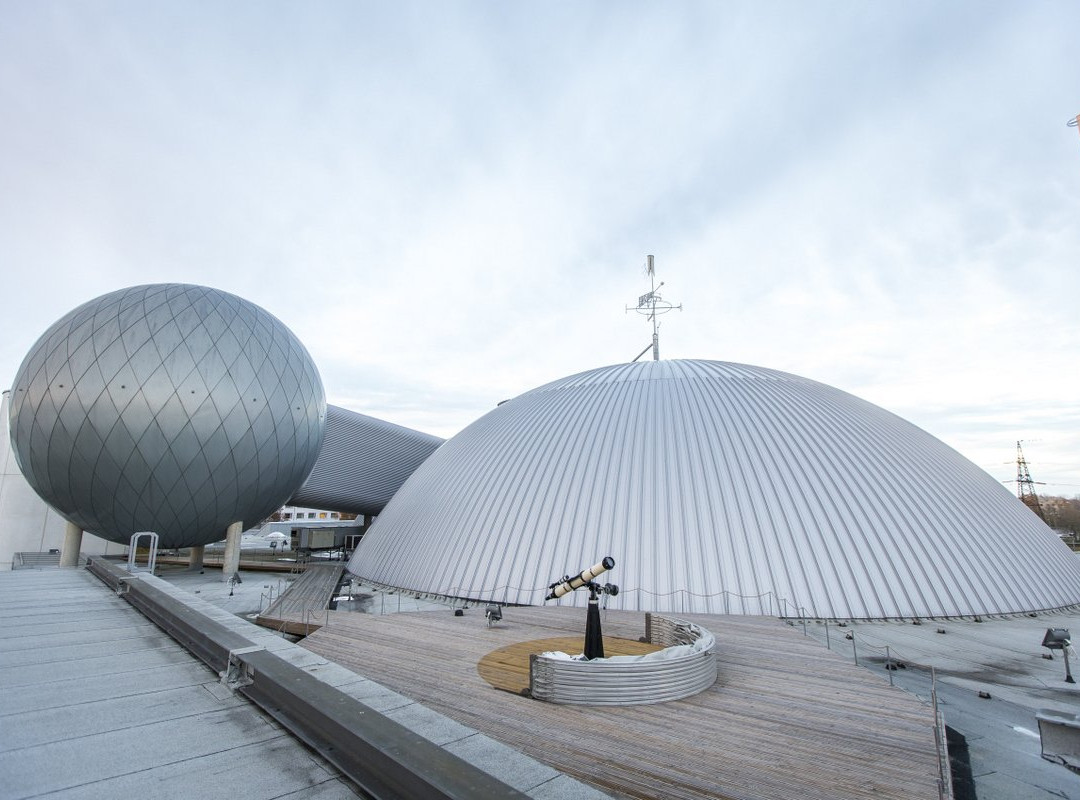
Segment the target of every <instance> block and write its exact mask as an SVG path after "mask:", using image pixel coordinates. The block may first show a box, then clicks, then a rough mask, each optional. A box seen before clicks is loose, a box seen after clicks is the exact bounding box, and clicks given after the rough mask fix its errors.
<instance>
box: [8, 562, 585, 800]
mask: <svg viewBox="0 0 1080 800" xmlns="http://www.w3.org/2000/svg"><path fill="white" fill-rule="evenodd" d="M161 572H162V573H163V576H164V577H165V578H167V579H168V580H161V579H159V578H154V577H152V576H149V575H146V573H142V576H145V579H147V580H150V581H153V582H155V585H156V586H158V587H159V588H161V589H162V590H163V591H166V592H167V593H168V594H169V595H170V596H171V597H173V598H176V599H178V600H180V601H182V602H184V603H185V604H186V605H188V607H189V608H190V609H191V610H192V611H193V612H196V613H197V614H200V615H204V616H205V617H206V618H207V619H212V620H213V621H214V622H217V623H219V624H221V625H225V626H226V627H228V628H229V629H230V630H233V631H235V632H237V633H240V634H242V635H243V636H244V637H246V638H248V639H250V640H251V641H252V642H253V643H254V644H257V645H258V646H261V647H263V648H264V649H265V650H267V651H269V652H272V653H273V654H274V655H276V656H277V657H279V658H282V659H283V660H285V661H287V662H289V663H291V664H292V665H293V666H296V667H298V668H301V669H303V670H305V671H306V672H308V673H309V674H310V675H312V676H314V677H316V678H318V679H319V680H321V681H323V682H324V683H326V684H328V685H330V686H333V687H335V688H336V689H337V690H339V691H341V692H342V693H343V694H344V695H348V696H349V697H353V698H355V699H357V700H359V701H360V702H362V703H364V704H365V705H367V706H369V707H371V708H373V709H375V710H376V711H378V712H380V713H382V714H383V715H384V716H386V717H387V718H389V719H393V720H395V721H396V722H398V723H400V724H402V725H404V726H405V727H407V728H409V729H410V730H412V731H413V732H415V733H417V734H419V735H421V736H424V737H425V738H427V739H429V740H430V741H432V742H434V743H435V744H437V745H439V746H442V747H444V748H445V749H446V750H447V751H449V752H451V753H453V754H454V755H457V756H458V757H460V758H463V759H464V760H466V761H468V762H470V763H472V764H474V765H475V766H477V767H479V768H480V769H483V770H485V771H487V772H490V773H492V774H494V775H495V776H496V777H498V778H500V779H501V780H503V781H505V782H507V783H509V784H511V785H513V786H514V788H517V789H519V790H520V791H523V792H525V793H526V794H528V795H530V796H531V797H533V798H534V800H555V798H559V800H601V798H604V797H606V795H604V794H603V793H601V792H598V791H596V790H595V789H593V788H591V787H589V786H586V785H584V784H581V783H579V782H578V781H575V780H573V779H571V778H569V777H568V776H566V775H563V774H561V773H559V772H558V771H556V770H553V769H551V768H550V767H547V766H545V765H543V764H540V763H539V762H536V761H534V760H533V759H531V758H529V757H527V756H525V755H523V754H521V753H519V752H517V751H515V750H513V749H511V748H509V747H506V746H505V745H503V744H501V743H499V742H496V741H494V740H492V739H490V738H489V737H487V736H484V735H482V734H480V733H478V732H477V731H476V730H474V729H471V728H468V727H467V726H464V725H461V724H459V723H457V722H454V721H453V720H450V719H448V718H446V717H444V716H442V715H441V714H438V713H436V712H434V711H431V710H430V709H428V708H426V707H424V706H422V705H420V704H419V703H416V702H415V701H413V700H411V699H409V698H407V697H404V696H402V695H400V694H397V693H395V692H393V691H391V690H389V689H387V688H385V687H384V686H382V685H380V684H377V683H375V682H374V681H371V680H368V679H366V678H364V677H362V676H360V675H357V674H356V673H353V672H351V671H349V670H347V669H345V668H343V667H341V666H339V665H337V664H334V663H332V662H330V661H328V660H326V659H325V658H322V657H320V656H318V655H315V654H314V653H311V652H310V651H307V650H305V649H303V648H301V647H299V646H297V645H295V644H293V643H292V642H291V641H288V640H287V639H285V638H283V637H281V636H279V635H277V634H275V633H272V632H271V631H268V630H267V629H265V628H261V627H258V626H256V625H254V624H252V623H250V622H248V621H247V620H246V619H245V617H246V618H250V617H253V616H254V615H255V614H256V613H257V612H258V609H259V607H260V604H263V605H265V604H266V603H267V595H268V593H269V592H268V590H269V588H270V587H271V586H274V587H275V589H276V587H277V581H278V576H274V577H269V578H268V577H266V576H265V575H259V574H258V573H251V574H241V578H242V580H243V582H242V583H241V584H237V585H233V586H230V585H229V584H228V583H225V582H223V581H222V580H221V577H222V576H221V572H220V570H212V569H207V570H204V571H203V572H202V573H200V572H199V571H195V572H190V571H187V570H186V569H184V568H174V569H172V570H170V569H164V570H161ZM0 619H3V620H4V624H3V626H2V627H0V686H3V687H4V691H3V693H2V694H0V798H5V800H6V798H9V797H12V798H14V797H38V796H42V795H46V794H49V793H51V792H53V793H56V794H55V795H51V796H59V797H64V798H68V797H80V798H82V797H89V798H99V797H100V798H110V800H112V799H113V798H126V797H150V796H152V797H156V798H171V797H175V798H192V797H198V798H218V797H220V798H229V799H230V800H235V798H237V797H243V798H245V800H246V799H247V798H289V799H290V800H292V799H293V798H295V799H296V800H307V798H313V799H317V800H337V798H346V797H348V798H352V797H356V796H357V790H356V789H355V787H354V786H353V785H352V784H351V783H349V782H348V781H347V779H345V778H344V777H342V776H341V775H340V774H339V773H338V772H337V771H336V770H335V769H334V767H333V766H331V765H330V764H328V763H326V762H325V761H323V760H322V759H321V758H319V757H318V756H316V755H314V754H313V753H311V752H310V751H309V750H307V749H306V748H305V747H303V746H302V745H301V744H300V743H299V742H298V741H297V740H295V739H294V738H293V737H292V736H291V735H290V734H289V733H288V732H287V731H285V730H284V729H283V728H281V727H280V726H278V725H277V724H276V723H275V722H273V721H272V720H271V719H270V718H269V717H267V716H266V715H264V714H263V713H262V712H261V711H260V710H259V709H258V708H257V707H256V706H254V705H252V704H250V703H248V702H247V701H246V700H244V699H243V698H240V697H237V696H234V695H233V694H232V693H231V692H229V690H228V689H227V688H226V687H224V686H223V685H222V684H221V683H220V681H219V680H218V676H217V675H215V674H214V673H213V672H212V671H210V670H209V669H207V668H206V667H205V666H203V664H202V662H200V661H197V660H196V659H195V658H194V657H193V656H191V655H189V654H188V653H187V652H186V651H185V650H183V649H182V648H181V647H179V645H177V644H176V643H175V642H173V640H172V639H171V638H169V637H168V636H167V635H166V634H165V633H164V632H162V631H161V630H159V629H158V628H157V627H156V626H154V625H153V624H151V623H149V622H148V621H147V620H146V619H145V618H144V617H143V616H142V615H141V614H139V612H138V611H136V610H135V609H133V608H132V607H131V606H129V605H128V604H127V603H126V602H124V601H123V600H121V599H120V598H118V597H116V596H115V595H114V594H113V593H112V592H110V591H109V590H108V588H107V587H106V586H105V585H104V584H103V583H101V582H100V581H98V580H97V579H96V578H94V577H93V576H92V575H90V574H89V573H88V572H86V571H85V570H83V569H44V570H25V571H19V572H3V573H0Z"/></svg>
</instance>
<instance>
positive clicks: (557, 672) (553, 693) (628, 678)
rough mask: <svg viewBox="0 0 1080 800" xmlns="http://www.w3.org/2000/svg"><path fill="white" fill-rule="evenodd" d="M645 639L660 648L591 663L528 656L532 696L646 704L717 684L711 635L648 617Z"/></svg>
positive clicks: (567, 701)
mask: <svg viewBox="0 0 1080 800" xmlns="http://www.w3.org/2000/svg"><path fill="white" fill-rule="evenodd" d="M645 635H646V638H647V639H648V640H649V641H650V642H651V643H653V644H659V645H663V646H664V650H662V651H660V652H659V653H653V654H649V655H646V656H640V657H620V656H616V657H614V658H598V659H593V660H591V661H586V660H580V661H575V660H570V659H568V658H560V657H552V656H546V655H544V654H540V655H535V654H534V655H532V656H530V658H529V691H530V693H531V695H532V697H533V698H534V699H537V700H544V701H547V702H549V703H564V704H572V705H598V706H599V705H607V706H623V705H644V704H647V703H663V702H666V701H669V700H679V699H681V698H683V697H690V696H691V695H695V694H698V693H699V692H703V691H705V690H706V689H708V688H709V687H710V686H712V685H713V683H715V682H716V653H715V652H714V649H715V646H716V639H715V637H714V636H713V635H712V634H711V633H710V632H709V631H707V630H705V629H704V628H702V627H700V626H699V625H695V624H693V623H691V622H687V621H685V620H680V619H677V618H674V617H666V616H662V615H660V614H646V615H645ZM674 647H685V648H686V652H680V653H678V654H677V655H675V654H674V651H672V650H671V648H674Z"/></svg>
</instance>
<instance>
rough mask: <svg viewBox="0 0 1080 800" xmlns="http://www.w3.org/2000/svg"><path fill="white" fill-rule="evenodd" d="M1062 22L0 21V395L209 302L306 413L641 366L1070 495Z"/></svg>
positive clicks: (793, 6)
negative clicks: (909, 425)
mask: <svg viewBox="0 0 1080 800" xmlns="http://www.w3.org/2000/svg"><path fill="white" fill-rule="evenodd" d="M1078 31H1080V4H1077V3H1075V2H1071V1H1069V2H1066V1H1064V0H1063V1H1062V2H1010V3H995V2H986V1H985V0H980V1H979V2H931V3H920V2H911V1H910V0H904V2H891V3H887V2H876V3H867V2H854V0H852V1H850V2H791V3H782V2H770V3H758V2H741V3H734V2H720V1H719V0H717V1H716V2H687V3H678V2H665V3H634V2H607V3H587V2H570V3H558V2H536V3H529V2H494V0H492V2H442V1H439V2H436V0H431V1H430V2H423V3H403V2H394V3H364V2H341V3H335V2H303V3H297V2H280V3H275V2H264V1H262V0H260V2H250V3H243V2H235V1H234V2H228V3H220V2H208V3H197V2H189V1H187V0H185V1H184V2H173V3H169V2H144V1H143V0H139V2H131V3H119V2H106V1H105V0H99V1H98V2H62V3H56V2H45V1H44V0H35V1H34V2H23V0H0V276H2V281H3V282H2V286H3V298H4V303H3V312H2V317H0V319H2V323H0V331H2V334H3V335H2V337H0V384H2V385H3V386H4V387H8V386H10V384H11V382H12V380H13V379H14V377H15V372H16V370H17V369H18V366H19V363H20V362H21V360H22V357H23V356H24V355H25V353H26V352H27V351H28V350H29V348H30V346H31V345H32V344H33V342H34V341H35V340H36V339H37V337H38V336H39V335H40V334H41V333H42V332H43V331H44V330H45V329H46V328H47V327H48V326H49V325H50V324H51V323H52V322H54V321H55V320H56V319H57V318H59V317H60V316H61V315H63V314H64V313H66V312H67V311H69V310H70V309H72V308H74V307H75V306H77V305H79V304H80V303H82V302H84V301H86V300H89V299H91V298H93V297H96V296H98V295H101V294H104V293H106V292H109V291H112V290H115V289H119V288H123V287H126V286H132V285H136V284H141V283H156V282H166V281H174V282H185V283H197V284H204V285H208V286H213V287H217V288H220V289H224V290H226V291H230V292H233V293H235V294H238V295H240V296H242V297H245V298H247V299H249V300H252V301H254V302H256V303H258V304H259V305H261V306H263V307H264V308H266V309H267V310H269V311H270V312H272V313H273V314H275V315H276V316H277V317H278V318H280V319H281V320H282V321H283V322H285V324H286V325H288V326H289V327H290V328H291V329H292V330H293V331H294V332H295V333H296V334H297V335H298V336H299V337H300V339H301V340H302V341H303V342H304V343H305V344H306V345H307V347H308V349H309V350H310V352H311V354H312V356H313V357H314V359H315V362H316V363H317V364H318V366H319V368H320V371H321V373H322V376H323V380H324V382H325V384H326V389H327V396H328V399H329V401H330V402H332V403H335V404H338V405H342V406H345V407H347V408H350V409H353V410H355V411H359V412H362V413H366V414H371V415H373V416H377V417H382V418H385V419H388V420H391V421H393V422H397V423H400V424H403V425H408V426H410V427H415V428H419V429H421V430H424V431H427V432H430V433H435V434H438V435H441V436H451V435H453V434H454V433H456V432H457V431H458V430H460V429H461V428H463V427H464V426H465V425H467V424H469V423H470V422H472V421H473V420H474V419H476V418H477V417H479V416H480V415H481V414H483V413H485V412H487V411H488V410H489V409H491V408H492V407H494V405H495V404H496V403H497V402H499V401H500V400H503V399H506V398H508V397H511V396H514V395H517V394H519V393H521V392H523V391H526V390H528V389H531V388H533V387H536V386H539V385H541V384H543V383H547V382H548V381H551V380H554V379H555V378H559V377H562V376H565V375H569V374H572V373H575V372H580V371H582V370H586V369H591V368H594V367H600V366H605V365H608V364H613V363H618V362H625V361H629V360H631V359H632V358H634V356H636V355H637V354H638V353H639V352H640V351H641V350H642V349H643V348H644V347H645V346H646V345H647V344H648V343H649V337H650V329H649V327H648V324H647V322H646V321H645V320H644V319H643V318H641V317H639V316H637V315H635V314H633V313H626V311H625V310H624V309H625V306H626V305H633V304H634V303H635V302H636V299H637V297H638V296H639V295H640V294H642V293H643V292H645V291H647V290H648V281H647V278H646V277H645V275H644V271H643V265H644V262H645V256H646V254H649V253H652V254H655V256H656V265H657V274H658V279H660V280H663V281H665V282H666V285H665V286H664V290H663V293H664V296H665V297H666V298H667V299H669V300H671V301H673V302H675V303H682V304H683V306H684V309H683V311H681V312H678V311H676V312H672V313H670V314H668V315H666V316H665V317H664V318H663V327H662V328H661V346H662V355H663V356H664V357H668V358H706V359H716V360H722V361H736V362H744V363H750V364H757V365H760V366H765V367H771V368H775V369H780V370H784V371H787V372H793V373H796V374H798V375H803V376H805V377H808V378H812V379H814V380H818V381H822V382H824V383H828V384H831V385H834V386H837V387H839V388H841V389H844V390H846V391H849V392H852V393H853V394H856V395H858V396H860V397H863V398H865V399H867V400H869V401H871V402H874V403H877V404H878V405H881V406H883V407H885V408H887V409H889V410H891V411H893V412H895V413H897V414H899V415H900V416H902V417H905V418H906V419H909V420H911V421H912V422H914V423H915V424H917V425H919V426H921V427H923V428H925V429H926V430H928V431H929V432H930V433H932V434H934V435H935V436H937V437H939V438H941V439H943V440H944V441H945V442H947V443H948V444H950V445H952V446H953V447H955V448H956V449H958V450H959V451H960V452H962V453H963V454H964V455H966V456H967V457H968V458H970V459H972V460H973V461H974V462H975V463H977V464H979V465H980V466H982V467H983V468H985V469H986V470H988V471H989V472H990V473H991V474H993V475H994V476H995V477H996V478H998V479H999V480H1007V479H1009V478H1010V477H1014V476H1015V464H1014V462H1013V458H1014V455H1015V443H1016V440H1017V439H1023V440H1025V446H1024V449H1025V452H1026V455H1027V457H1028V460H1029V462H1030V463H1031V466H1032V470H1033V472H1034V477H1035V478H1036V479H1037V480H1043V481H1046V482H1047V484H1048V485H1047V486H1045V487H1039V488H1040V490H1043V491H1048V492H1050V493H1057V494H1066V495H1074V494H1080V410H1078V405H1077V399H1078V398H1080V363H1078V356H1080V333H1078V331H1080V326H1078V324H1077V321H1078V311H1080V304H1078V299H1080V136H1078V135H1077V130H1076V129H1075V128H1069V127H1067V126H1066V121H1067V120H1068V119H1069V118H1070V117H1073V116H1075V115H1076V114H1078V113H1080V61H1078V49H1077V48H1078V45H1077V32H1078Z"/></svg>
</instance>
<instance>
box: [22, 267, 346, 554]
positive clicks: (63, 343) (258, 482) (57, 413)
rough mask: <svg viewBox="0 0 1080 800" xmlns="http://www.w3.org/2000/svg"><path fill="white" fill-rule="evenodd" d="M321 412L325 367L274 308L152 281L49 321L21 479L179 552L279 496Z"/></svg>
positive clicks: (29, 387) (300, 466)
mask: <svg viewBox="0 0 1080 800" xmlns="http://www.w3.org/2000/svg"><path fill="white" fill-rule="evenodd" d="M325 416H326V399H325V395H324V393H323V386H322V380H321V378H320V377H319V373H318V370H317V369H316V367H315V364H314V362H313V361H312V360H311V357H310V356H309V355H308V353H307V351H306V350H305V349H304V346H303V345H302V344H301V343H300V341H299V340H298V339H297V338H296V337H295V336H294V335H293V334H292V332H291V331H289V329H288V328H286V327H285V326H284V325H283V324H282V323H281V322H280V321H279V320H278V319H276V318H275V317H273V316H272V315H271V314H269V313H268V312H266V311H264V310H263V309H261V308H259V307H258V306H256V305H254V304H253V303H250V302H248V301H247V300H243V299H241V298H239V297H237V296H235V295H232V294H228V293H226V292H222V291H218V290H215V289H208V288H205V287H202V286H189V285H183V284H156V285H150V286H135V287H132V288H129V289H122V290H120V291H116V292H111V293H110V294H106V295H104V296H102V297H99V298H97V299H95V300H91V301H90V302H88V303H85V304H83V305H82V306H79V307H78V308H76V309H75V310H74V311H71V312H70V313H68V314H67V315H65V316H64V317H63V318H62V319H60V320H59V321H58V322H56V323H55V324H54V325H52V327H50V328H49V329H48V330H47V331H46V332H45V333H44V334H43V335H42V336H41V338H40V339H39V340H38V341H37V343H36V344H35V345H34V346H33V348H32V349H31V350H30V353H29V354H28V355H27V356H26V358H25V360H24V361H23V363H22V366H21V367H20V368H19V372H18V374H17V375H16V377H15V384H14V386H13V387H12V390H11V408H10V418H9V419H10V426H11V428H10V430H11V441H12V447H13V449H14V452H15V456H16V459H17V461H18V463H19V467H20V468H21V469H22V472H23V475H25V476H26V479H27V481H29V483H30V485H31V486H32V487H33V488H34V490H35V491H37V493H38V494H39V495H41V497H42V498H43V499H44V500H45V501H46V502H47V503H49V504H50V505H52V506H53V507H54V508H56V509H57V511H59V512H60V513H61V514H63V515H64V516H65V517H67V518H68V519H69V520H71V521H72V522H75V523H76V524H78V525H79V526H80V527H82V528H83V529H84V530H87V531H90V532H92V533H95V534H97V535H98V536H102V537H104V538H106V539H110V540H112V541H116V542H127V541H128V538H129V537H130V536H131V534H132V533H135V532H139V531H154V532H156V533H158V534H159V536H160V537H161V538H160V542H159V543H160V546H162V547H182V546H187V545H198V544H206V543H208V542H213V541H217V540H219V539H222V538H224V536H225V529H226V528H227V527H228V525H229V524H230V523H232V522H238V521H242V522H244V523H246V524H252V523H255V522H258V521H259V520H260V519H262V518H263V517H265V516H267V515H268V514H270V513H271V512H272V511H274V509H276V508H278V507H279V506H281V505H282V504H283V503H285V501H286V500H288V499H289V497H290V496H291V495H292V494H293V492H294V491H295V490H296V489H297V488H298V487H299V486H300V485H301V484H302V483H303V481H304V479H305V478H306V477H307V475H308V473H309V472H310V471H311V468H312V465H313V464H314V463H315V459H316V457H317V456H318V454H319V448H320V447H321V445H322V440H323V431H324V426H325Z"/></svg>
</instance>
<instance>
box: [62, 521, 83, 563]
mask: <svg viewBox="0 0 1080 800" xmlns="http://www.w3.org/2000/svg"><path fill="white" fill-rule="evenodd" d="M82 534H83V532H82V528H80V527H79V526H78V525H76V524H75V523H73V522H68V523H66V524H65V525H64V546H63V547H62V548H60V566H61V567H77V566H79V551H80V550H81V549H82Z"/></svg>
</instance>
